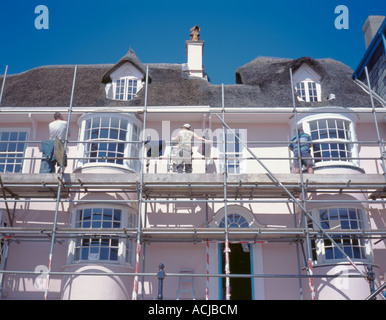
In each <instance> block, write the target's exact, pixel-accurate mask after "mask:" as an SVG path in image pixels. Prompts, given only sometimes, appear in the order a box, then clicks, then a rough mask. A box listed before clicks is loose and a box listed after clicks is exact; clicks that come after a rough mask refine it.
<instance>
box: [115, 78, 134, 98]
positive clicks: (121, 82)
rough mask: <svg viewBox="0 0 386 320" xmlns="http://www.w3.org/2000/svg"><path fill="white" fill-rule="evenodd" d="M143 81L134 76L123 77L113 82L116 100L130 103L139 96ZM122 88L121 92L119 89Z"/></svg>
mask: <svg viewBox="0 0 386 320" xmlns="http://www.w3.org/2000/svg"><path fill="white" fill-rule="evenodd" d="M140 83H141V79H139V78H135V77H132V76H128V77H121V78H120V79H116V80H114V82H113V88H114V91H113V93H114V100H123V101H130V100H132V99H134V98H135V97H136V96H137V93H138V91H139V89H140ZM119 87H120V89H121V90H120V92H118V91H117V90H118V88H119Z"/></svg>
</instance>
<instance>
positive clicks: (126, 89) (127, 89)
mask: <svg viewBox="0 0 386 320" xmlns="http://www.w3.org/2000/svg"><path fill="white" fill-rule="evenodd" d="M110 78H111V81H112V82H111V83H109V84H107V85H106V95H107V98H109V99H112V100H120V101H130V100H131V99H133V98H134V97H135V96H136V95H137V93H138V92H139V91H140V90H141V89H142V88H143V86H144V82H143V81H142V79H143V74H142V73H141V72H140V71H139V70H138V69H137V68H136V67H134V66H133V65H132V64H131V63H130V62H126V63H124V64H123V65H122V66H120V67H119V68H118V69H117V70H115V71H114V72H113V73H112V74H111V75H110ZM130 81H136V83H137V84H136V87H135V92H133V86H130ZM122 82H123V91H122V93H121V94H120V96H119V97H117V96H116V93H117V88H118V85H120V84H121V83H122ZM121 95H122V97H121Z"/></svg>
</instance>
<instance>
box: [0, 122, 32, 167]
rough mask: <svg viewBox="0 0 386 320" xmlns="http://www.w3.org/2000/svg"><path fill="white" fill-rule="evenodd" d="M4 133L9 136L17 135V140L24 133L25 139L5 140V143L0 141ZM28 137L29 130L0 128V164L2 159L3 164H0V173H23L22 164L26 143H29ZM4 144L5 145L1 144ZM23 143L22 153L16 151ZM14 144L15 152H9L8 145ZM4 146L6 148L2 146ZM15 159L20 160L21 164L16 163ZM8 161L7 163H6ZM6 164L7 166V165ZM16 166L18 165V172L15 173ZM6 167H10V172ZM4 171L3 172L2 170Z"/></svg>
mask: <svg viewBox="0 0 386 320" xmlns="http://www.w3.org/2000/svg"><path fill="white" fill-rule="evenodd" d="M5 132H9V133H10V134H13V133H17V135H18V139H19V135H20V134H21V133H25V135H26V137H25V140H7V141H2V139H3V138H2V136H3V134H4V133H5ZM29 136H30V129H29V128H0V143H1V145H0V162H2V160H3V159H4V164H3V163H0V173H4V172H9V173H21V172H23V164H24V157H25V152H26V149H27V145H28V141H29ZM3 142H6V143H3ZM20 142H21V143H23V144H24V146H23V151H20V150H18V144H19V143H20ZM12 143H15V144H16V146H15V150H14V151H12V150H9V149H10V144H12ZM4 145H6V147H5V146H4ZM17 158H21V162H20V163H17V160H19V159H17ZM7 159H8V161H7ZM7 163H8V165H7ZM2 165H4V168H2ZM17 165H20V170H17V171H15V168H16V166H17ZM7 166H12V167H13V168H12V170H11V171H7ZM3 169H4V170H3Z"/></svg>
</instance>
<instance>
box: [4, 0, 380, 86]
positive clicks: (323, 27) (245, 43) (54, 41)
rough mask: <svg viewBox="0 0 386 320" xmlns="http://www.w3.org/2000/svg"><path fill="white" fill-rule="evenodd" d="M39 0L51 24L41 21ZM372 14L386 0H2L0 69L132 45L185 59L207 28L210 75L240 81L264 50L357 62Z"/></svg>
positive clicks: (115, 55)
mask: <svg viewBox="0 0 386 320" xmlns="http://www.w3.org/2000/svg"><path fill="white" fill-rule="evenodd" d="M38 5H45V6H47V8H48V10H49V16H48V17H49V29H48V30H44V29H42V30H38V29H36V28H35V19H36V18H37V17H38V16H39V14H36V13H35V8H36V7H37V6H38ZM339 5H345V6H346V7H347V8H348V10H349V11H348V12H349V15H348V18H349V28H348V29H337V28H335V19H336V18H337V17H338V16H339V14H336V13H335V12H334V11H335V8H336V7H337V6H339ZM369 15H386V1H384V0H366V1H347V0H336V1H335V0H325V1H322V0H318V1H315V0H308V1H305V0H292V1H278V0H269V1H256V0H254V1H248V0H238V1H226V0H222V1H217V0H205V1H200V0H197V1H193V0H192V1H185V0H179V1H178V0H177V1H167V0H164V1H154V0H140V1H132V0H130V1H129V0H109V1H102V0H77V1H74V0H39V1H35V0H22V1H3V2H2V4H1V12H0V32H1V50H0V73H1V74H2V73H4V69H5V66H6V65H8V66H9V69H8V72H9V73H10V74H13V73H18V72H22V71H26V70H28V69H31V68H34V67H38V66H43V65H62V64H100V63H116V62H117V61H118V60H119V59H120V58H121V57H122V56H123V55H125V54H126V52H127V51H128V50H129V48H130V47H131V48H132V49H133V50H134V51H135V52H136V54H137V56H138V58H139V59H140V60H141V61H142V62H143V63H185V62H186V53H185V41H186V40H189V30H190V28H191V27H193V26H194V25H199V26H200V28H201V40H203V41H205V45H204V66H205V70H206V72H207V73H208V74H209V76H210V79H211V82H212V83H215V84H221V83H225V84H233V83H235V70H236V69H237V68H238V67H241V66H243V65H244V64H246V63H248V62H250V61H252V60H253V59H255V58H256V57H258V56H271V57H282V58H293V59H296V58H300V57H302V56H311V57H313V58H333V59H336V60H339V61H342V62H343V63H345V64H346V65H348V66H349V67H351V68H352V69H355V68H356V66H357V65H358V64H359V62H360V60H361V58H362V56H363V54H364V52H365V49H366V48H365V42H364V37H363V34H362V26H363V24H364V23H365V21H366V18H367V16H369Z"/></svg>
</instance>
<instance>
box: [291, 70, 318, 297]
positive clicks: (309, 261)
mask: <svg viewBox="0 0 386 320" xmlns="http://www.w3.org/2000/svg"><path fill="white" fill-rule="evenodd" d="M290 78H291V92H292V105H293V113H294V122H295V131H296V139H297V145H298V159H297V160H294V161H298V162H299V174H300V184H301V187H302V202H303V207H304V208H306V197H307V194H306V192H305V190H304V177H303V170H302V160H301V152H300V151H301V150H300V137H299V130H298V119H297V110H296V103H295V92H294V83H293V77H292V68H290ZM302 219H304V228H305V229H306V249H307V250H306V252H307V266H306V269H307V273H308V275H309V276H312V275H313V271H312V259H311V257H312V254H311V245H310V236H309V233H308V219H307V216H306V215H305V213H304V211H303V212H302ZM308 285H309V287H310V292H311V298H312V300H315V299H316V295H315V287H314V279H313V278H311V277H308Z"/></svg>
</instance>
